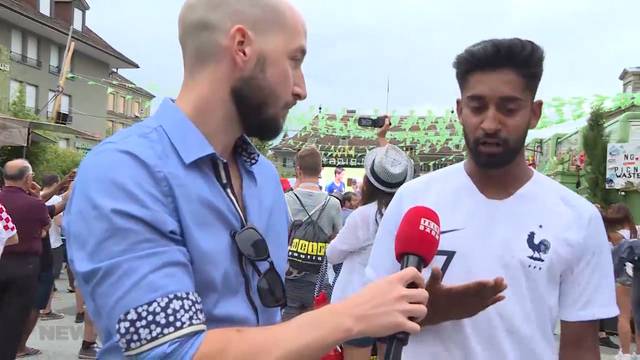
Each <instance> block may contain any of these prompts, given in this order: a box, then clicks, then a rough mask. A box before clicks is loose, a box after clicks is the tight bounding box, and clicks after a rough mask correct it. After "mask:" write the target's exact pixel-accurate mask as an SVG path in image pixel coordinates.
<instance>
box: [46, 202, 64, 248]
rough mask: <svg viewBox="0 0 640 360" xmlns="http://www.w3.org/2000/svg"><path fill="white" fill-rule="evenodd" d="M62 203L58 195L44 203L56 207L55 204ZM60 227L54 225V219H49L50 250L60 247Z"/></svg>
mask: <svg viewBox="0 0 640 360" xmlns="http://www.w3.org/2000/svg"><path fill="white" fill-rule="evenodd" d="M61 201H62V197H61V196H58V195H53V196H52V197H51V199H49V201H47V202H46V205H47V206H49V205H56V204H57V203H59V202H61ZM60 234H61V229H60V226H58V225H56V222H55V220H54V219H51V227H50V228H49V241H50V242H51V248H52V249H55V248H58V247H60V246H62V236H61V235H60Z"/></svg>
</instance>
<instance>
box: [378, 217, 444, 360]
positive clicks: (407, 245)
mask: <svg viewBox="0 0 640 360" xmlns="http://www.w3.org/2000/svg"><path fill="white" fill-rule="evenodd" d="M439 244H440V218H439V217H438V214H436V212H435V211H433V210H431V209H429V208H427V207H424V206H416V207H413V208H411V209H409V211H407V213H406V214H404V217H403V218H402V221H401V222H400V226H399V227H398V232H397V234H396V242H395V252H396V260H398V262H399V263H400V268H401V269H403V270H404V269H407V268H413V269H415V270H416V271H417V272H418V273H422V269H423V268H424V267H426V266H428V265H429V264H430V263H431V261H432V260H433V258H434V257H435V255H436V253H437V252H438V245H439ZM421 278H422V276H421ZM423 284H424V279H422V281H420V282H415V283H408V288H421V287H422V286H423ZM410 320H414V321H416V322H420V321H421V319H419V318H414V319H410ZM408 341H409V333H407V332H399V333H397V334H395V335H394V336H393V337H392V338H391V340H390V341H389V343H388V344H387V351H386V353H385V359H387V360H396V359H400V358H401V356H402V348H403V347H404V346H406V345H407V343H408Z"/></svg>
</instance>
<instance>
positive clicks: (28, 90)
mask: <svg viewBox="0 0 640 360" xmlns="http://www.w3.org/2000/svg"><path fill="white" fill-rule="evenodd" d="M23 85H24V92H25V106H26V107H27V108H29V109H31V110H34V111H35V109H36V99H37V96H38V87H37V86H35V85H31V84H25V83H23V82H20V81H17V80H11V82H10V83H9V101H13V100H15V98H16V97H17V96H18V92H19V91H20V86H23Z"/></svg>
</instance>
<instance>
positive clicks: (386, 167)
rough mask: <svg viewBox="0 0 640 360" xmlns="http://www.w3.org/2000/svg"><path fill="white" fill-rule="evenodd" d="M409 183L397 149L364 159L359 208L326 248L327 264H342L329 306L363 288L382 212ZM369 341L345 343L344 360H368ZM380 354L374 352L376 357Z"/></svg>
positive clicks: (409, 166) (408, 164)
mask: <svg viewBox="0 0 640 360" xmlns="http://www.w3.org/2000/svg"><path fill="white" fill-rule="evenodd" d="M411 179H413V162H412V161H411V159H410V158H409V157H408V156H407V155H406V154H405V153H404V152H403V151H402V150H401V149H400V148H398V147H397V146H395V145H390V144H389V145H386V146H384V147H379V148H376V149H374V150H372V151H370V152H369V153H368V154H367V156H366V158H365V176H364V181H363V189H362V200H361V203H362V206H361V207H359V208H358V209H356V210H354V211H353V212H352V213H351V215H350V216H349V218H348V219H347V220H346V222H345V224H344V227H343V228H342V230H340V232H339V233H338V235H337V236H336V238H335V239H334V240H333V241H332V242H331V244H330V245H329V247H328V248H327V260H328V262H329V263H330V264H340V263H342V264H343V266H342V270H341V272H340V275H339V276H338V279H337V281H336V283H335V286H334V288H333V294H332V297H331V302H334V303H335V302H339V301H341V300H343V299H345V298H347V297H349V296H351V295H352V294H354V293H355V292H357V291H359V290H360V289H361V288H362V287H364V285H365V284H366V280H365V279H366V275H365V268H366V266H367V262H368V261H369V255H370V253H371V248H372V247H373V241H374V239H375V236H376V232H377V230H378V225H379V224H380V221H381V220H382V216H383V215H384V211H385V209H386V208H387V206H388V205H389V203H390V202H391V199H393V195H394V193H395V192H396V190H398V188H399V187H400V186H401V185H402V184H404V183H405V182H407V181H409V180H411ZM374 344H375V339H373V338H361V339H355V340H351V341H348V342H347V343H345V344H344V346H343V351H344V358H345V360H359V359H363V360H364V359H369V357H370V355H371V347H372V346H373V345H374ZM380 353H382V352H381V351H378V354H380Z"/></svg>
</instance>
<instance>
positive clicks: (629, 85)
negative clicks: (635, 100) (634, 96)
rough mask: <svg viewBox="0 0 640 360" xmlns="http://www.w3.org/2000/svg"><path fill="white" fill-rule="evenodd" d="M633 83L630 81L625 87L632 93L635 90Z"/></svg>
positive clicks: (625, 90) (627, 91)
mask: <svg viewBox="0 0 640 360" xmlns="http://www.w3.org/2000/svg"><path fill="white" fill-rule="evenodd" d="M632 90H633V83H628V84H627V86H626V88H625V89H624V92H625V93H632V92H633V91H632Z"/></svg>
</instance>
